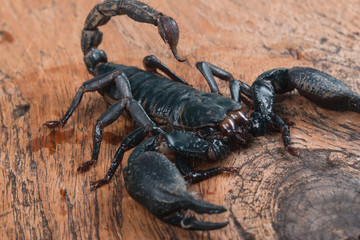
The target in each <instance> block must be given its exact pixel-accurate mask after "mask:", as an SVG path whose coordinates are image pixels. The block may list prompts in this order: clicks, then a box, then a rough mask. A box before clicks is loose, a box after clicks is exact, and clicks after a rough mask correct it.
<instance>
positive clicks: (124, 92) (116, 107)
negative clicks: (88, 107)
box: [78, 72, 155, 172]
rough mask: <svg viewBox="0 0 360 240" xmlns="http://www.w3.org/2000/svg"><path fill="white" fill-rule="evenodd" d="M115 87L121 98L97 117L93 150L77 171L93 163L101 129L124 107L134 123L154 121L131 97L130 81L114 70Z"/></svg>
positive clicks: (141, 124) (111, 121)
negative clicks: (88, 159)
mask: <svg viewBox="0 0 360 240" xmlns="http://www.w3.org/2000/svg"><path fill="white" fill-rule="evenodd" d="M116 74H117V76H116V80H115V81H116V88H117V90H118V91H119V93H120V95H121V97H122V99H120V100H119V101H117V102H116V103H114V104H113V105H111V106H110V107H109V108H108V109H107V110H106V111H105V112H104V113H103V114H102V115H101V116H100V118H99V119H98V121H97V122H96V125H95V129H94V137H93V152H92V157H91V160H90V161H87V162H84V163H83V164H81V165H80V167H79V168H78V171H79V172H84V171H87V170H89V168H90V167H91V166H92V165H94V164H95V163H96V162H97V160H98V157H99V151H100V146H101V141H102V138H103V136H102V135H103V134H102V132H103V129H104V128H105V127H106V126H108V125H110V124H112V123H113V122H114V121H115V120H116V119H118V117H119V116H120V115H121V114H122V112H123V110H124V109H126V110H128V111H129V112H130V114H131V116H132V117H133V118H134V119H135V121H136V123H137V124H138V125H140V126H142V127H145V126H148V127H153V126H155V123H154V122H153V121H152V120H151V119H150V118H149V116H148V115H147V114H146V112H145V110H144V109H143V108H142V106H141V105H140V104H139V103H138V102H137V101H136V100H135V99H133V97H132V93H131V88H130V83H129V80H128V78H127V77H126V75H125V74H124V73H123V72H116Z"/></svg>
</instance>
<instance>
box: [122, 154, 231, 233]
mask: <svg viewBox="0 0 360 240" xmlns="http://www.w3.org/2000/svg"><path fill="white" fill-rule="evenodd" d="M124 180H125V186H126V189H127V191H128V193H129V194H130V196H131V197H132V198H133V199H135V200H136V201H137V202H139V203H140V204H142V205H143V206H144V207H146V208H147V209H148V210H149V211H150V212H151V213H152V214H154V215H155V216H157V217H158V218H160V219H161V220H163V221H165V222H167V223H169V224H172V225H174V226H177V227H182V228H186V229H188V230H213V229H218V228H222V227H224V226H226V225H227V224H228V222H220V223H212V222H201V221H199V220H197V219H196V218H195V217H188V216H187V215H188V214H183V212H184V211H185V212H186V211H194V212H196V213H199V214H203V213H207V214H218V213H221V212H224V211H226V208H225V207H223V206H218V205H214V204H211V203H208V202H205V201H202V200H200V199H197V198H195V197H194V196H193V195H192V194H190V193H189V192H188V191H187V187H186V182H185V180H184V178H183V177H182V175H181V174H180V172H179V170H178V169H177V168H176V167H175V165H174V164H173V163H171V162H170V161H169V160H168V159H167V158H166V157H165V156H163V155H162V154H160V153H157V152H145V153H142V154H140V155H138V156H136V157H135V158H132V159H131V157H130V158H129V164H128V166H127V167H126V168H124Z"/></svg>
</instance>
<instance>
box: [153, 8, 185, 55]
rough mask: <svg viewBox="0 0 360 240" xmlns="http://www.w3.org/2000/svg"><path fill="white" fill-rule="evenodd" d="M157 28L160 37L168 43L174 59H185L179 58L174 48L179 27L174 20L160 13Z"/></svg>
mask: <svg viewBox="0 0 360 240" xmlns="http://www.w3.org/2000/svg"><path fill="white" fill-rule="evenodd" d="M158 29H159V34H160V36H161V38H162V39H163V40H164V42H165V43H167V44H169V46H170V49H171V51H172V53H173V55H174V57H175V58H176V60H178V61H179V62H184V61H185V60H186V59H185V58H184V59H183V58H180V57H179V55H178V53H177V49H176V46H177V44H178V41H179V27H178V25H177V23H176V21H175V20H174V19H173V18H171V17H168V16H163V15H162V16H160V17H159V18H158Z"/></svg>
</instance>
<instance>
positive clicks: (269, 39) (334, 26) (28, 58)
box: [0, 0, 360, 239]
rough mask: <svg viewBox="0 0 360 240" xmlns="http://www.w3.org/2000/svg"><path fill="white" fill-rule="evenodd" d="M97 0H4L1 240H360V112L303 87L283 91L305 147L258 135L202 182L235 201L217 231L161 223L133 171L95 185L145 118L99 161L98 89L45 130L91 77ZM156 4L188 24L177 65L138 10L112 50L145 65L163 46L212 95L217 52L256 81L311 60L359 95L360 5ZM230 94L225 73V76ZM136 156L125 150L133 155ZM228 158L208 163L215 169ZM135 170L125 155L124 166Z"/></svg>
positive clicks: (113, 133)
mask: <svg viewBox="0 0 360 240" xmlns="http://www.w3.org/2000/svg"><path fill="white" fill-rule="evenodd" d="M97 2H98V1H94V0H90V1H89V0H87V1H85V0H77V1H58V0H54V1H45V0H34V1H31V2H30V1H25V0H18V1H7V0H5V1H2V2H1V8H0V16H1V17H0V52H1V55H0V86H1V87H0V104H1V105H0V109H1V111H0V112H1V115H0V139H1V140H0V163H1V165H0V166H1V167H0V179H1V184H0V194H1V195H0V199H1V204H0V237H1V239H52V238H55V239H57V238H65V239H88V238H94V239H318V238H321V237H322V238H323V239H347V238H348V239H358V238H359V235H360V218H359V216H360V203H359V199H360V148H359V145H360V115H359V114H357V113H349V112H344V113H339V112H334V111H329V110H324V109H321V108H318V107H316V106H315V105H313V104H312V103H310V102H309V101H307V100H306V99H304V98H302V97H301V96H299V95H298V94H297V93H296V92H294V93H292V94H288V95H286V96H284V97H280V98H278V99H277V101H278V102H277V104H276V107H275V109H276V111H277V112H278V113H279V114H280V115H281V116H283V117H287V118H289V119H291V120H292V121H294V122H295V124H296V125H295V126H294V127H293V128H291V131H292V132H291V134H292V138H293V143H294V147H296V148H298V150H299V152H300V156H299V157H293V156H290V155H289V154H287V153H286V152H285V151H284V149H283V146H282V143H281V137H280V135H279V134H278V133H272V134H268V135H267V136H265V137H260V138H256V139H255V138H254V139H252V141H251V143H250V144H249V146H247V147H246V148H242V149H239V151H235V152H234V153H233V154H232V155H230V156H229V157H228V158H227V159H225V160H224V161H222V162H221V165H226V166H237V167H240V168H241V170H240V173H239V174H238V175H231V174H230V175H222V176H218V177H215V178H213V179H210V180H209V181H205V182H202V183H200V184H195V185H193V186H191V187H190V191H194V192H196V193H197V194H198V196H199V197H200V198H202V199H205V200H206V201H209V202H212V203H215V204H221V205H224V206H226V207H227V208H228V211H227V212H226V213H224V214H221V215H219V216H205V217H204V218H203V219H207V220H211V221H224V220H229V221H230V224H229V226H227V227H226V228H224V229H222V230H218V231H213V232H189V231H185V230H182V229H178V228H174V227H170V226H169V225H167V224H164V223H162V222H161V221H159V220H158V219H156V218H155V217H153V216H152V215H150V214H149V213H148V212H147V210H145V209H144V208H143V207H142V206H140V205H139V204H137V203H136V202H134V201H133V200H132V199H131V198H130V197H129V195H128V194H127V192H126V190H125V189H124V186H123V179H122V176H121V173H120V170H119V171H118V172H117V174H116V176H115V177H114V179H113V181H112V182H111V184H109V185H108V186H105V187H103V188H101V189H99V190H98V191H95V192H90V190H89V182H90V181H94V180H96V179H99V178H101V177H103V176H104V174H105V172H106V171H107V169H108V167H109V165H110V159H111V157H112V156H113V154H114V153H115V151H116V149H117V147H118V145H119V143H120V141H121V139H123V138H124V136H126V134H128V133H129V132H130V131H131V129H132V121H131V120H130V119H128V118H126V117H121V118H120V119H119V120H118V121H117V122H116V124H113V125H112V126H110V127H108V128H106V130H105V137H104V144H103V145H102V148H101V152H100V161H99V163H98V165H97V166H96V168H94V169H92V170H90V171H89V172H87V173H85V174H78V173H77V172H76V168H77V167H78V166H79V165H80V164H81V163H82V162H83V161H86V160H89V159H90V153H91V143H92V139H91V138H92V128H93V125H94V124H95V121H96V119H97V117H99V116H100V114H101V113H102V112H103V111H104V110H105V109H106V105H105V104H104V102H103V100H102V99H101V97H100V96H99V95H98V94H96V93H94V94H86V96H85V97H84V99H83V101H82V103H81V104H80V106H79V108H78V109H77V110H76V112H75V113H74V115H73V116H72V118H71V119H70V121H69V122H68V124H67V125H66V126H65V127H64V128H62V129H58V130H56V131H50V130H49V129H46V128H43V127H42V124H43V123H44V122H45V121H48V120H57V119H58V118H59V117H60V116H61V115H62V114H63V113H64V112H65V111H66V109H67V107H68V106H69V104H70V102H71V100H72V98H73V96H74V94H75V93H76V90H77V88H78V87H79V86H80V85H81V84H82V82H84V81H85V80H87V79H89V78H90V75H89V74H88V73H87V71H86V68H85V66H84V64H83V60H82V58H83V56H82V53H81V50H80V32H81V29H82V27H83V22H84V20H85V18H86V16H87V14H88V13H89V11H90V10H91V9H92V7H93V6H94V5H95V4H96V3H97ZM146 2H147V3H148V4H149V5H151V6H153V7H155V8H157V9H158V10H160V11H162V12H164V13H166V14H167V15H169V16H172V17H173V18H175V19H176V20H177V22H178V24H179V26H180V29H181V33H180V46H179V54H180V55H181V56H185V57H186V58H187V60H188V61H187V62H186V63H178V62H176V60H175V59H174V58H173V57H172V55H171V52H170V51H169V49H168V48H167V47H166V46H165V44H164V43H163V42H162V40H161V38H160V37H159V36H158V33H157V29H156V28H154V27H153V26H150V25H145V24H140V23H134V22H133V21H132V20H130V19H128V18H126V17H118V18H116V19H112V20H111V21H110V22H109V23H108V24H107V25H106V26H104V27H102V28H101V30H102V31H103V32H104V41H103V43H102V45H101V46H100V47H101V48H102V49H105V50H106V52H107V54H108V57H109V60H110V61H114V62H117V63H124V64H128V65H135V66H138V67H142V63H141V61H142V58H143V57H144V56H145V55H149V54H154V55H156V56H158V57H159V58H160V59H161V60H163V61H164V62H165V63H166V64H167V65H168V66H169V67H170V68H171V69H173V70H174V71H175V72H177V73H178V74H179V75H180V76H181V77H183V78H184V79H186V80H188V81H189V82H190V83H191V84H192V85H194V86H195V87H197V88H199V89H202V90H205V91H208V90H209V89H208V87H207V84H206V82H205V80H204V79H203V78H202V76H201V74H200V73H199V72H198V71H197V70H196V68H195V62H196V61H203V60H205V61H209V62H211V63H213V64H215V65H218V66H220V67H222V68H224V69H226V70H227V71H229V72H231V73H233V75H234V76H235V77H236V78H239V79H241V80H243V81H245V82H247V83H249V84H250V83H251V82H253V81H254V79H255V78H256V76H257V75H259V74H260V73H262V72H264V71H266V70H268V69H271V68H277V67H292V66H309V67H314V68H317V69H320V70H323V71H326V72H328V73H330V74H332V75H334V76H335V77H337V78H340V79H342V80H343V81H344V82H346V83H347V84H348V85H350V87H351V88H352V89H353V90H354V91H356V92H358V93H360V82H359V80H358V79H359V72H360V68H359V66H360V60H359V52H360V47H359V44H358V42H359V40H360V33H359V26H360V17H359V16H360V2H359V1H356V0H350V1H349V0H347V1H345V0H337V1H335V0H327V1H325V0H320V1H312V0H304V1H291V0H286V1H281V2H279V1H273V0H271V1H261V0H255V1H231V0H214V1H190V0H183V1H181V3H180V1H165V0H149V1H146ZM219 85H220V87H221V89H222V91H223V93H224V94H225V95H229V91H228V90H227V86H226V84H225V83H219ZM127 156H128V155H126V156H125V157H127ZM214 165H216V163H209V164H203V165H201V166H199V167H209V166H214ZM123 166H126V161H124V163H123V164H122V167H123Z"/></svg>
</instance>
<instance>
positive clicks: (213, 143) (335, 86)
mask: <svg viewBox="0 0 360 240" xmlns="http://www.w3.org/2000/svg"><path fill="white" fill-rule="evenodd" d="M125 14H126V15H128V16H129V17H130V18H132V19H134V20H135V21H138V22H145V23H150V24H153V25H155V26H157V27H158V30H159V34H160V36H161V37H162V39H163V40H164V41H165V43H167V44H169V46H170V48H171V50H172V52H173V54H174V56H175V58H176V59H177V60H179V61H183V59H181V58H180V57H179V56H178V54H177V51H176V46H177V43H178V39H179V30H178V26H177V23H176V22H175V20H173V19H172V18H170V17H168V16H165V15H163V14H162V13H160V12H158V11H156V10H154V9H152V8H151V7H149V6H148V5H146V4H144V3H141V2H138V1H134V0H117V1H115V0H110V1H105V2H103V3H100V4H98V5H96V6H95V7H94V8H93V9H92V11H91V12H90V14H89V15H88V17H87V19H86V22H85V26H84V29H83V31H82V37H81V48H82V51H83V53H84V61H85V64H86V66H87V68H88V70H89V72H90V73H91V74H92V75H94V78H92V79H91V80H89V81H86V82H85V83H84V84H83V85H82V86H81V87H80V89H79V90H78V92H77V94H76V96H75V98H74V100H73V102H72V103H71V105H70V108H69V109H68V111H67V112H66V113H65V115H64V117H63V118H61V120H60V121H49V122H46V123H45V125H46V126H48V127H50V128H54V127H57V126H64V125H65V124H66V122H67V120H68V118H69V117H70V116H71V114H72V113H73V111H74V110H75V108H76V107H77V106H78V104H79V103H80V101H81V98H82V96H83V94H84V93H85V92H92V91H98V92H99V93H100V94H101V95H102V96H103V97H104V99H105V100H106V101H107V102H108V103H109V104H111V106H110V107H109V108H108V109H107V110H106V111H105V112H104V113H103V114H102V115H101V116H100V117H99V119H98V120H97V122H96V125H95V129H94V137H93V153H92V159H91V160H90V161H88V162H85V163H83V164H82V165H81V166H80V167H79V168H78V171H79V172H84V171H87V170H88V169H89V168H90V166H92V165H93V164H95V163H96V162H97V160H98V155H99V150H100V144H101V140H102V132H103V129H104V128H105V127H106V126H108V125H110V124H111V123H113V122H114V121H115V120H116V119H117V118H118V117H119V116H120V115H121V114H122V113H123V111H124V110H126V111H127V112H129V113H130V114H131V116H132V117H133V118H134V119H135V121H136V123H137V124H138V125H139V126H140V127H139V128H137V129H136V130H134V131H133V132H132V133H130V134H129V135H128V136H127V137H126V138H125V139H124V140H123V141H122V143H121V146H120V147H119V149H118V150H117V152H116V154H115V156H114V159H113V160H112V163H111V167H110V169H109V171H108V173H107V174H106V176H105V178H103V179H101V180H99V181H96V182H93V183H91V187H92V189H96V188H98V187H100V186H102V185H104V184H106V183H108V182H109V181H110V179H111V177H112V176H113V175H114V173H115V171H116V169H117V167H118V166H119V164H120V163H121V160H122V158H123V155H124V152H125V151H128V150H130V149H132V148H134V147H136V148H135V150H134V151H133V152H132V153H131V155H130V157H129V159H128V166H127V167H125V168H124V171H123V174H124V179H125V186H126V189H127V191H128V192H129V194H130V195H131V196H132V197H133V198H134V199H135V200H136V201H138V202H139V203H141V204H142V205H143V206H145V207H146V208H147V209H148V210H149V211H150V212H151V213H153V214H154V215H155V216H157V217H158V218H160V219H161V220H163V221H165V222H167V223H169V224H172V225H175V226H178V227H182V228H186V229H190V230H213V229H218V228H222V227H224V226H226V225H227V224H228V222H221V223H212V222H201V221H198V220H197V219H196V218H195V217H188V212H187V210H193V211H195V212H197V213H212V214H215V213H221V212H224V211H226V208H224V207H222V206H217V205H213V204H210V203H207V202H204V201H202V200H199V199H197V198H195V197H193V196H192V195H191V194H189V193H188V191H187V187H186V182H185V180H184V179H186V180H188V181H190V182H191V183H194V182H198V181H201V180H203V179H206V178H209V177H211V176H214V175H217V174H219V173H222V172H234V171H235V172H236V171H237V169H236V168H226V167H216V168H212V169H208V170H203V171H195V170H193V169H192V168H191V167H190V166H189V164H188V163H187V161H186V160H188V159H194V158H195V159H210V160H219V159H223V158H224V157H225V156H226V155H227V154H228V153H229V152H230V151H231V150H233V149H235V148H238V147H239V146H240V145H245V144H246V143H247V141H248V135H249V134H252V135H253V136H261V135H264V134H265V133H266V132H267V131H268V130H277V131H280V132H281V133H282V136H283V142H284V145H285V148H286V150H287V151H288V152H290V153H291V154H293V155H297V154H298V152H297V151H296V150H295V149H293V148H292V147H291V146H290V133H289V123H290V121H285V120H283V119H282V118H281V117H279V116H278V115H276V114H275V113H274V112H273V110H272V107H273V99H274V94H281V93H286V92H290V91H292V90H293V89H297V90H298V92H299V93H300V94H301V95H303V96H305V97H307V98H308V99H310V100H312V101H314V102H315V103H317V104H319V105H321V106H322V107H326V108H330V109H335V110H341V111H344V110H350V111H356V112H360V96H359V95H358V94H356V93H354V92H352V91H351V90H349V88H348V87H347V86H346V85H345V84H344V83H342V82H341V81H339V80H337V79H335V78H334V77H332V76H330V75H327V74H326V73H323V72H320V71H318V70H315V69H311V68H302V67H295V68H292V69H285V68H280V69H274V70H270V71H267V72H265V73H263V74H261V75H260V76H259V77H258V78H257V79H256V81H255V82H254V83H253V84H252V86H251V87H250V86H248V85H247V84H245V83H243V82H241V81H239V80H236V79H234V77H233V76H232V75H231V74H230V73H228V72H226V71H224V70H222V69H220V68H218V67H216V66H214V65H212V64H210V63H206V62H198V63H197V64H196V67H197V68H198V69H199V70H200V72H201V73H202V74H203V76H204V77H205V79H206V80H207V82H208V84H209V86H210V89H211V92H212V93H205V92H201V91H198V90H196V89H194V88H193V87H191V86H189V84H188V83H186V82H185V81H184V80H183V79H181V78H180V77H178V76H177V75H176V74H175V73H173V72H172V71H171V70H170V69H168V68H167V67H166V66H165V65H164V64H163V63H161V62H160V61H159V60H158V59H157V58H156V57H155V56H147V57H145V58H144V60H143V63H144V66H145V69H146V71H143V70H140V69H138V68H136V67H131V66H125V65H120V64H115V63H111V62H108V61H107V57H106V54H105V52H104V51H102V50H99V49H97V47H98V45H99V44H100V43H101V41H102V33H101V32H100V31H99V30H98V27H99V26H101V25H104V24H106V23H107V22H108V21H109V20H110V18H111V17H113V16H116V15H125ZM157 69H159V70H161V71H162V72H164V73H165V74H166V75H167V76H168V77H169V78H166V77H164V76H163V75H160V74H159V73H157V72H156V70H157ZM214 76H216V77H217V78H219V79H221V80H224V81H228V82H229V87H230V91H231V97H232V98H231V99H229V98H226V97H223V96H222V95H220V94H219V89H218V87H217V84H216V82H215V80H214ZM241 101H243V102H245V103H249V104H250V105H253V106H254V111H253V113H252V114H251V116H250V117H247V116H246V114H244V113H243V112H242V111H243V110H242V105H241ZM148 135H150V137H149V138H147V139H146V137H147V136H148ZM165 155H166V156H171V155H173V156H175V159H173V161H174V162H175V164H176V167H175V165H174V164H173V163H172V162H171V161H170V160H169V159H168V158H167V157H166V156H165Z"/></svg>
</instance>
